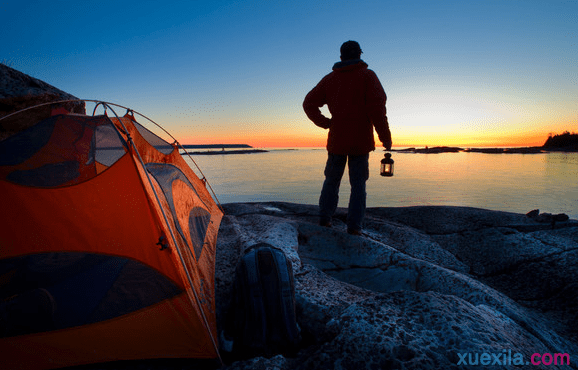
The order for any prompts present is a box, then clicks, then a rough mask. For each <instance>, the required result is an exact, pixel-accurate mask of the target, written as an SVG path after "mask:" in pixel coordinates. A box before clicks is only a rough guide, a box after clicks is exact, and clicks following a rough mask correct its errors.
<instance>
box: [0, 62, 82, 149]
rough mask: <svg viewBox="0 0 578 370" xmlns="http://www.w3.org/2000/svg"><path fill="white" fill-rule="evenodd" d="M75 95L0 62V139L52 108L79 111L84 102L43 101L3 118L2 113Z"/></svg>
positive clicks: (49, 111)
mask: <svg viewBox="0 0 578 370" xmlns="http://www.w3.org/2000/svg"><path fill="white" fill-rule="evenodd" d="M77 99H78V98H76V97H74V96H73V95H71V94H69V93H66V92H64V91H62V90H60V89H57V88H56V87H54V86H52V85H49V84H47V83H46V82H44V81H41V80H39V79H36V78H33V77H30V76H28V75H26V74H24V73H22V72H19V71H17V70H15V69H13V68H10V67H8V66H6V65H4V64H2V63H0V140H3V139H5V138H7V137H9V136H11V135H14V134H15V133H17V132H19V131H22V130H24V129H26V128H28V127H30V126H32V125H34V124H35V123H37V122H38V121H40V120H42V119H44V118H47V117H50V115H51V113H52V109H54V108H58V107H62V108H64V109H66V110H67V111H69V112H73V113H81V114H85V113H86V111H85V104H84V102H79V101H74V102H66V103H62V104H58V105H45V106H42V107H38V108H34V109H30V110H27V111H25V112H23V113H19V114H18V115H13V116H10V117H6V118H5V119H1V118H2V117H5V116H8V115H10V114H12V113H14V112H17V111H20V110H22V109H25V108H29V107H33V106H35V105H38V104H42V103H48V102H56V101H65V100H77Z"/></svg>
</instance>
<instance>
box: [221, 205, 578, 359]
mask: <svg viewBox="0 0 578 370" xmlns="http://www.w3.org/2000/svg"><path fill="white" fill-rule="evenodd" d="M224 207H225V211H226V216H225V218H224V219H223V222H222V225H221V230H220V234H219V241H218V251H217V276H216V284H217V305H218V307H217V309H218V315H219V316H221V315H222V314H223V310H224V309H225V308H226V306H227V304H228V301H227V298H228V297H229V296H230V291H231V284H232V280H233V276H234V269H235V265H236V262H237V259H238V258H239V256H240V254H241V253H242V251H243V250H244V249H245V248H247V247H249V246H251V245H253V244H255V243H257V242H268V243H270V244H272V245H274V246H277V247H279V248H281V249H283V250H284V251H285V252H286V254H287V255H288V256H289V258H290V259H291V260H292V262H293V269H294V273H295V277H296V290H297V292H296V296H297V309H298V321H299V325H300V327H301V329H302V334H303V338H304V343H303V349H302V350H301V351H300V352H299V353H298V355H297V357H296V358H285V357H283V356H280V355H279V356H276V357H273V358H270V359H266V358H262V357H259V358H254V359H251V360H247V361H238V362H234V363H232V364H230V365H228V366H227V368H228V369H442V368H443V369H453V368H455V369H458V368H468V366H463V365H464V364H466V363H468V362H464V361H472V362H471V363H474V361H478V365H477V366H475V365H472V366H471V367H472V368H485V369H487V368H495V369H514V368H519V366H515V365H516V364H517V362H516V361H523V363H524V364H526V362H529V361H530V360H531V356H532V355H533V354H534V353H539V354H544V353H551V354H555V353H568V354H569V355H570V359H571V360H574V361H573V362H571V365H570V367H568V366H561V365H560V364H558V366H554V365H551V366H548V369H557V368H560V369H562V368H565V369H567V368H578V367H576V365H575V363H576V361H577V360H578V350H577V348H578V346H577V343H578V329H577V327H578V314H577V310H576V307H577V306H578V293H577V292H578V263H577V262H578V223H577V222H576V221H573V220H569V221H565V222H559V223H557V224H556V225H554V227H555V228H554V229H552V227H551V225H544V224H543V223H539V222H537V221H535V220H533V219H531V218H529V217H526V216H525V215H520V214H514V213H507V212H496V211H489V210H483V209H475V208H462V207H408V208H374V209H369V210H368V212H367V218H366V228H365V233H364V235H363V236H361V237H359V236H351V235H348V234H347V233H346V225H345V223H344V220H345V210H340V211H339V213H338V215H337V220H336V221H335V222H334V226H333V228H324V227H320V226H318V225H317V221H318V219H317V216H316V215H317V207H315V206H307V205H298V204H291V203H280V202H275V203H238V204H235V203H233V204H226V205H225V206H224ZM483 353H488V354H490V355H489V356H491V357H490V362H489V363H488V366H480V365H483V363H481V362H479V361H482V358H481V357H480V356H481V355H482V354H483ZM466 354H470V355H471V357H469V358H468V357H466ZM547 360H548V358H547Z"/></svg>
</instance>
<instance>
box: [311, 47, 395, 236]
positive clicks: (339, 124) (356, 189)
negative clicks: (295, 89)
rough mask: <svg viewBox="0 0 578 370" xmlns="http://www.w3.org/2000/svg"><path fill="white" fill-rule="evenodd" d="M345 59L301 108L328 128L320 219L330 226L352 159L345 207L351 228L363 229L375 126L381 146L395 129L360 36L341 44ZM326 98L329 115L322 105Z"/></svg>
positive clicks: (388, 142) (387, 145)
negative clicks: (344, 176) (365, 57)
mask: <svg viewBox="0 0 578 370" xmlns="http://www.w3.org/2000/svg"><path fill="white" fill-rule="evenodd" d="M340 51H341V62H338V63H335V65H333V72H331V73H330V74H328V75H327V76H325V77H323V79H322V80H321V81H320V82H319V83H318V84H317V86H315V87H314V88H313V90H311V91H310V92H309V93H308V94H307V96H306V97H305V101H304V102H303V109H304V110H305V113H306V114H307V117H309V119H310V120H311V121H313V123H315V124H316V125H317V126H319V127H322V128H325V129H329V134H328V137H327V152H328V158H327V164H326V166H325V181H324V183H323V189H322V190H321V196H320V197H319V212H320V220H319V224H320V225H322V226H327V227H331V218H332V216H333V214H334V213H335V210H336V209H337V204H338V200H339V185H340V184H341V178H342V177H343V172H344V171H345V164H346V163H349V182H350V184H351V194H350V197H349V209H348V213H347V232H348V233H350V234H353V235H360V234H361V230H362V223H363V218H364V217H365V202H366V195H367V194H366V192H365V183H366V181H367V179H368V178H369V153H370V152H371V151H373V150H375V141H374V139H373V128H374V127H375V131H376V132H377V135H378V137H379V140H381V142H382V144H383V146H384V147H385V148H386V149H387V150H390V149H391V144H392V142H391V132H390V131H389V125H388V122H387V115H386V109H385V101H386V95H385V92H384V90H383V87H382V86H381V83H380V82H379V79H378V78H377V75H376V74H375V72H373V71H372V70H370V69H368V68H367V67H368V66H367V64H366V63H365V62H364V61H363V60H361V53H362V51H361V47H360V46H359V44H358V43H357V42H356V41H347V42H345V43H343V45H341V49H340ZM325 104H327V106H328V108H329V112H330V113H331V118H328V117H325V116H324V115H323V114H322V113H321V110H320V109H319V108H321V107H322V106H324V105H325Z"/></svg>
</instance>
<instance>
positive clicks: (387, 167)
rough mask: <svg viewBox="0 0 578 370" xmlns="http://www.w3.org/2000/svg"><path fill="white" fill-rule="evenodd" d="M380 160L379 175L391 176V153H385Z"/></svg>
mask: <svg viewBox="0 0 578 370" xmlns="http://www.w3.org/2000/svg"><path fill="white" fill-rule="evenodd" d="M383 157H384V158H383V159H382V160H381V172H380V175H381V176H388V177H390V176H393V159H391V153H385V154H384V155H383Z"/></svg>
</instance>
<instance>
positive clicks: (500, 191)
mask: <svg viewBox="0 0 578 370" xmlns="http://www.w3.org/2000/svg"><path fill="white" fill-rule="evenodd" d="M185 158H186V157H185ZM193 158H194V160H195V162H196V163H197V164H198V165H199V167H200V168H201V170H202V171H203V173H204V174H205V176H206V177H207V178H208V180H209V183H210V184H211V186H212V187H213V190H214V191H215V193H216V194H217V197H218V199H219V201H220V202H221V203H229V202H260V201H286V202H295V203H306V204H317V202H318V198H319V192H320V191H321V185H322V183H323V170H324V167H325V161H326V159H327V152H326V150H325V149H322V148H316V149H301V148H300V149H297V150H286V149H285V150H274V149H271V151H270V152H268V153H255V154H238V155H210V156H194V157H193ZM382 158H383V154H382V152H381V151H375V152H373V153H371V155H370V158H369V162H370V163H369V166H370V177H369V180H368V182H367V205H368V207H402V206H414V205H455V206H470V207H480V208H489V209H495V210H503V211H512V212H519V213H527V212H528V211H530V210H532V209H540V211H541V212H550V213H566V214H568V215H569V216H570V217H571V218H573V219H578V185H577V182H576V179H578V153H549V154H483V153H442V154H414V153H393V159H394V160H395V175H394V176H393V177H389V178H386V177H382V176H380V175H379V167H380V160H381V159H382ZM186 160H187V161H189V159H188V158H186ZM193 168H195V167H194V165H193ZM195 170H196V168H195ZM347 176H348V174H347V170H346V172H345V175H344V178H343V181H342V183H341V190H340V199H339V206H340V207H347V203H348V200H349V189H350V187H349V181H348V177H347Z"/></svg>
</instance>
